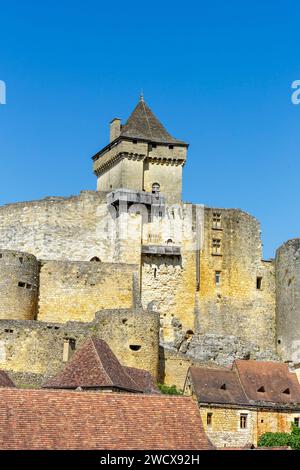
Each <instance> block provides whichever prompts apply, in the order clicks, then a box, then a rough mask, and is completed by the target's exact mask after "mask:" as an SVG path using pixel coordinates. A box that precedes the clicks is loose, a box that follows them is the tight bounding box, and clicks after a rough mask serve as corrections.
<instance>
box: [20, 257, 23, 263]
mask: <svg viewBox="0 0 300 470" xmlns="http://www.w3.org/2000/svg"><path fill="white" fill-rule="evenodd" d="M19 261H20V263H21V264H22V263H23V258H22V256H21V257H20V258H19Z"/></svg>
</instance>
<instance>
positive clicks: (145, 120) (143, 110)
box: [121, 99, 186, 145]
mask: <svg viewBox="0 0 300 470" xmlns="http://www.w3.org/2000/svg"><path fill="white" fill-rule="evenodd" d="M121 136H123V137H130V138H135V139H145V140H150V141H151V142H158V143H165V144H185V143H184V142H182V141H180V140H177V139H175V138H174V137H172V136H171V135H170V134H169V133H168V132H167V131H166V129H165V128H164V126H163V125H162V123H161V122H160V121H159V120H158V119H157V117H156V116H155V115H154V114H153V112H152V111H151V109H150V108H149V106H147V104H146V103H145V102H144V100H143V99H141V100H140V101H139V103H138V104H137V106H136V107H135V109H134V110H133V112H132V113H131V115H130V116H129V118H128V120H127V122H126V124H124V126H123V127H122V130H121ZM185 145H186V144H185Z"/></svg>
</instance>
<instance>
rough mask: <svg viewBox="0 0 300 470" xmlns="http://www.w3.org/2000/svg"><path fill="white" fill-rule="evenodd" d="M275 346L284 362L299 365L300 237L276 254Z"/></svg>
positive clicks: (282, 247) (285, 245)
mask: <svg viewBox="0 0 300 470" xmlns="http://www.w3.org/2000/svg"><path fill="white" fill-rule="evenodd" d="M276 297H277V302H276V325H277V348H278V352H279V353H280V355H281V356H282V358H283V360H285V361H292V362H293V363H294V364H295V365H298V364H300V238H296V239H294V240H289V241H288V242H286V243H285V244H284V245H282V246H281V247H280V248H279V249H278V250H277V253H276Z"/></svg>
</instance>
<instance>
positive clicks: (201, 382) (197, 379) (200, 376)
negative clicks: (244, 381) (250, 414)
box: [188, 367, 248, 405]
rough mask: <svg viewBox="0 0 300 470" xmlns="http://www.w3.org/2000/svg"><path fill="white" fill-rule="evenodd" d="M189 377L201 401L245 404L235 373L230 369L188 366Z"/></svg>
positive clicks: (245, 400) (243, 394)
mask: <svg viewBox="0 0 300 470" xmlns="http://www.w3.org/2000/svg"><path fill="white" fill-rule="evenodd" d="M188 374H189V377H190V380H191V382H192V384H193V388H194V392H195V394H196V396H197V399H198V401H200V402H202V403H221V404H226V403H227V404H241V405H242V404H247V403H248V400H247V397H246V395H245V393H244V391H243V387H242V385H241V383H240V381H239V379H238V376H237V374H236V373H235V372H234V371H232V370H223V369H207V368H200V367H190V369H189V372H188Z"/></svg>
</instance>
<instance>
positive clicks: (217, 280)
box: [215, 271, 221, 286]
mask: <svg viewBox="0 0 300 470" xmlns="http://www.w3.org/2000/svg"><path fill="white" fill-rule="evenodd" d="M215 283H216V286H220V285H221V271H216V272H215Z"/></svg>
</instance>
